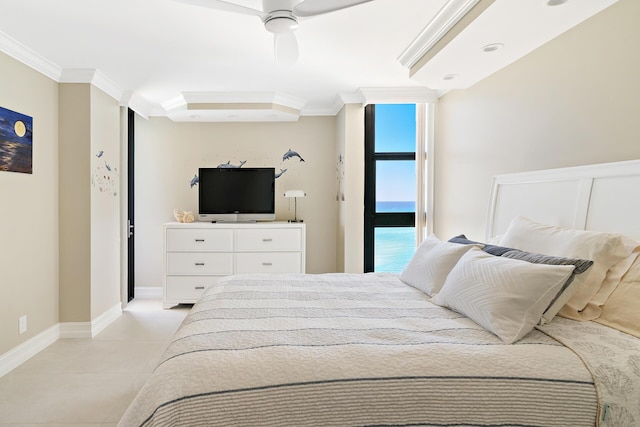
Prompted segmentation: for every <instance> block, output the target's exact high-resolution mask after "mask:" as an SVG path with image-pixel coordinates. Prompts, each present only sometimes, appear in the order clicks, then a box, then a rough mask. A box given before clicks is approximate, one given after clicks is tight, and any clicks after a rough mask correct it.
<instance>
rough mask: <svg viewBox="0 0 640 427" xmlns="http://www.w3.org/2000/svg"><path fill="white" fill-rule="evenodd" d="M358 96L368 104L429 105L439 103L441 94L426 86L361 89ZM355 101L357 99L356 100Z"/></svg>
mask: <svg viewBox="0 0 640 427" xmlns="http://www.w3.org/2000/svg"><path fill="white" fill-rule="evenodd" d="M358 95H359V97H360V99H361V100H362V101H361V102H362V104H363V105H367V104H429V103H434V102H437V100H438V96H439V93H438V92H437V91H435V90H433V89H429V88H427V87H424V86H417V87H401V88H370V87H369V88H366V87H365V88H360V89H358ZM354 99H355V98H354Z"/></svg>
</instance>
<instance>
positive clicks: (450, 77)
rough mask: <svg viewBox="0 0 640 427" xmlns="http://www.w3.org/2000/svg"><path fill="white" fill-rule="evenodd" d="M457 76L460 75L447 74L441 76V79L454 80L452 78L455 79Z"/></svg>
mask: <svg viewBox="0 0 640 427" xmlns="http://www.w3.org/2000/svg"><path fill="white" fill-rule="evenodd" d="M458 77H460V76H459V75H457V74H447V75H446V76H444V77H443V78H442V80H454V79H457V78H458Z"/></svg>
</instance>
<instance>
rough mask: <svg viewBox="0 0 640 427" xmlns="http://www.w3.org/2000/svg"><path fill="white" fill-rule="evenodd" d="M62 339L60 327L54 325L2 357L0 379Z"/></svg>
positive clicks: (0, 359)
mask: <svg viewBox="0 0 640 427" xmlns="http://www.w3.org/2000/svg"><path fill="white" fill-rule="evenodd" d="M59 338H60V327H59V325H57V324H56V325H54V326H52V327H50V328H49V329H45V330H44V331H42V332H40V333H39V334H38V335H36V336H34V337H32V338H29V339H28V340H27V341H25V342H23V343H22V344H20V345H18V346H17V347H14V348H12V349H11V350H9V351H8V352H6V353H4V354H2V355H0V377H2V376H4V375H6V374H8V373H9V372H11V371H12V370H14V369H15V368H17V367H18V366H20V365H22V364H23V363H24V362H26V361H27V360H29V359H31V358H32V357H33V356H35V355H36V354H38V353H39V352H41V351H42V350H44V349H45V348H47V347H49V346H50V345H51V344H53V343H54V342H56V341H58V339H59Z"/></svg>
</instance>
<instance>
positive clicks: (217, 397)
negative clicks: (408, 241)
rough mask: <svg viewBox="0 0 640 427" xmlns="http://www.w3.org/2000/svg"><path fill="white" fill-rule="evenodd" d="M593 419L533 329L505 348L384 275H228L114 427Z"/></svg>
mask: <svg viewBox="0 0 640 427" xmlns="http://www.w3.org/2000/svg"><path fill="white" fill-rule="evenodd" d="M554 323H555V322H552V323H551V324H552V325H553V324H554ZM560 329H562V328H560ZM636 385H637V384H636ZM600 412H601V411H600V410H599V402H598V397H597V392H596V386H595V384H594V379H593V378H592V374H591V373H590V372H589V369H587V367H586V366H585V364H584V363H583V361H582V360H581V357H579V356H578V355H577V354H576V353H575V352H574V351H572V350H571V349H569V348H567V347H566V346H565V345H562V344H560V342H559V341H557V340H555V339H553V338H551V337H550V336H549V335H548V334H547V333H543V332H541V331H540V330H534V331H532V332H531V333H530V334H528V335H527V336H526V337H525V338H523V339H522V340H520V341H519V342H517V343H516V344H512V345H504V344H502V342H501V341H500V340H499V339H498V338H497V337H495V336H494V335H492V334H490V333H488V332H486V331H485V330H483V329H482V328H481V327H480V326H478V325H477V324H475V323H474V322H472V321H471V320H469V319H467V318H466V317H463V316H461V315H460V314H458V313H456V312H453V311H450V310H448V309H445V308H442V307H439V306H436V305H434V304H431V303H430V302H429V298H428V297H427V296H426V295H425V294H423V293H422V292H420V291H418V290H416V289H414V288H412V287H410V286H407V285H405V284H404V283H403V282H401V281H400V280H399V279H398V276H397V275H393V274H376V273H369V274H319V275H239V276H232V277H228V278H224V279H222V280H221V281H220V282H219V283H218V284H216V285H214V286H212V287H211V288H209V289H208V290H207V291H206V293H205V294H204V296H203V297H202V298H201V300H200V301H199V302H198V303H197V304H196V305H194V307H193V309H192V311H191V312H190V314H189V315H188V316H187V317H186V318H185V320H184V323H183V324H182V326H181V327H180V329H179V330H178V331H177V332H176V335H175V336H174V338H173V340H172V342H171V343H170V345H169V346H168V348H167V350H166V352H165V353H164V355H163V357H162V358H161V360H160V361H159V363H158V366H157V367H156V369H155V371H154V373H153V374H152V376H151V377H150V378H149V380H148V381H147V383H146V384H145V385H144V386H143V388H142V389H141V391H140V392H139V394H138V396H137V397H136V398H135V399H134V401H133V402H132V404H131V406H130V407H129V409H128V410H127V412H126V413H125V415H124V417H123V418H122V420H121V422H120V424H119V426H121V427H130V426H189V427H192V426H225V427H226V426H274V427H275V426H300V427H303V426H304V427H306V426H489V425H491V426H563V427H567V426H580V427H584V426H593V425H597V423H598V421H597V420H598V419H599V413H600ZM612 425H613V424H612Z"/></svg>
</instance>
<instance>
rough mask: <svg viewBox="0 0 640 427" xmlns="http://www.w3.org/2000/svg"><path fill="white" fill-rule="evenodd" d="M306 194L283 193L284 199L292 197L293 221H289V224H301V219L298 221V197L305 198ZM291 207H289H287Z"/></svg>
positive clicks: (297, 191)
mask: <svg viewBox="0 0 640 427" xmlns="http://www.w3.org/2000/svg"><path fill="white" fill-rule="evenodd" d="M306 195H307V193H305V192H304V191H302V190H287V191H285V193H284V197H287V198H291V197H293V206H294V208H293V209H294V210H293V212H294V213H293V219H290V220H289V222H302V220H301V219H298V197H305V196H306ZM289 206H291V205H289Z"/></svg>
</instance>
